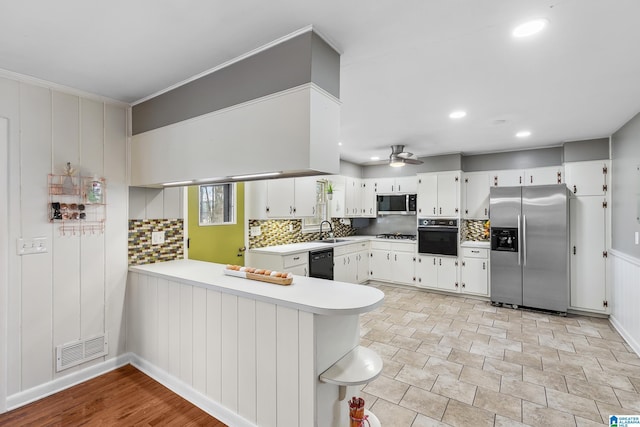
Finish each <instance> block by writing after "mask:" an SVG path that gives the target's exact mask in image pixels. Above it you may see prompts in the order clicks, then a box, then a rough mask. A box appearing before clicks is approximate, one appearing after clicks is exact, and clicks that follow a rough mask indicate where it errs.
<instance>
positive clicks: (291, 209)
mask: <svg viewBox="0 0 640 427" xmlns="http://www.w3.org/2000/svg"><path fill="white" fill-rule="evenodd" d="M292 213H293V206H289V214H292Z"/></svg>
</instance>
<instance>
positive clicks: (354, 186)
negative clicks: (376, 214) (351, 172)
mask: <svg viewBox="0 0 640 427" xmlns="http://www.w3.org/2000/svg"><path fill="white" fill-rule="evenodd" d="M361 189H362V180H361V179H360V178H353V177H350V176H347V177H345V206H346V209H345V213H346V215H345V216H347V217H354V216H360V212H361V209H362V208H361V205H362V191H361Z"/></svg>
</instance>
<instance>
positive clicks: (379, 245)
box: [371, 240, 391, 251]
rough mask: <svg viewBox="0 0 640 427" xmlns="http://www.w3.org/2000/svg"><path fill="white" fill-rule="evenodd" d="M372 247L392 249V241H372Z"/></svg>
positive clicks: (385, 249)
mask: <svg viewBox="0 0 640 427" xmlns="http://www.w3.org/2000/svg"><path fill="white" fill-rule="evenodd" d="M371 249H378V250H383V251H389V250H391V242H379V241H377V240H374V241H372V242H371Z"/></svg>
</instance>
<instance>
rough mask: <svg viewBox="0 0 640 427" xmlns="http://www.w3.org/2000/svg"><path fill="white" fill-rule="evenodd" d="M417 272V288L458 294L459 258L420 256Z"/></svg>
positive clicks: (416, 265)
mask: <svg viewBox="0 0 640 427" xmlns="http://www.w3.org/2000/svg"><path fill="white" fill-rule="evenodd" d="M415 270H416V271H415V273H416V275H415V277H416V280H415V282H414V283H415V284H416V286H419V287H421V288H436V289H442V290H446V291H453V292H458V288H459V285H458V258H453V257H440V256H434V255H419V256H418V257H417V263H416V264H415Z"/></svg>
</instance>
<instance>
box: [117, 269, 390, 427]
mask: <svg viewBox="0 0 640 427" xmlns="http://www.w3.org/2000/svg"><path fill="white" fill-rule="evenodd" d="M223 269H224V266H223V265H218V264H211V263H204V262H199V261H190V260H181V261H170V262H166V263H159V264H151V265H145V266H136V267H131V268H130V273H129V278H128V284H127V292H128V293H129V298H128V301H129V306H128V307H127V347H128V351H130V352H132V353H134V354H135V355H136V356H137V357H138V358H139V359H140V360H141V361H143V365H146V366H152V367H153V368H152V369H150V371H151V374H152V376H153V372H154V371H155V372H162V373H163V375H161V377H163V378H158V379H159V380H160V381H161V382H162V380H163V379H164V382H167V378H169V379H170V381H171V382H175V384H173V385H174V387H171V384H165V385H168V386H169V387H170V388H172V389H174V390H187V393H181V394H183V395H184V397H185V398H187V399H189V396H190V395H196V396H198V397H199V398H198V399H189V400H192V401H193V400H197V402H194V403H196V404H198V406H200V407H202V408H203V409H204V410H206V411H207V412H209V413H211V414H212V415H213V416H215V417H217V418H219V419H220V420H221V421H223V422H225V423H227V424H229V425H233V426H277V427H288V426H291V427H294V426H296V427H297V426H320V427H325V426H326V427H341V426H348V425H349V422H348V406H347V400H342V401H341V400H339V390H340V388H341V387H342V386H341V385H339V384H330V383H327V382H322V381H321V380H320V375H321V374H322V373H324V372H325V371H327V370H328V369H329V368H331V367H332V366H333V365H334V364H336V362H338V361H339V360H341V359H342V358H343V356H345V355H347V354H348V353H349V352H351V351H352V350H354V349H356V348H358V342H359V339H360V334H359V328H360V326H359V315H360V313H365V312H367V311H371V310H373V309H375V308H376V307H377V306H379V305H380V304H382V300H383V298H384V294H383V293H382V292H381V291H380V290H378V289H375V288H372V287H368V286H362V285H353V284H348V283H340V282H332V281H326V280H320V279H313V278H308V277H302V276H295V277H294V282H293V284H292V285H290V286H279V285H273V284H269V283H263V282H254V281H251V280H247V279H242V278H237V277H231V276H225V275H223V274H222V270H223ZM366 350H368V349H366ZM368 351H370V350H368ZM378 359H379V358H378ZM381 368H382V366H381V365H380V366H379V369H381ZM379 369H378V368H377V367H376V368H375V369H374V370H376V371H378V372H377V373H375V376H377V374H378V373H379ZM367 375H368V374H367ZM375 376H374V377H373V378H375ZM361 383H362V382H360V384H361ZM353 384H354V385H346V386H347V387H348V388H347V389H346V391H345V394H346V395H347V396H350V395H351V394H355V393H357V388H356V386H355V384H356V383H353ZM203 402H205V404H204V405H203ZM370 420H374V421H376V419H375V416H371V417H370ZM372 425H374V424H372Z"/></svg>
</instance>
